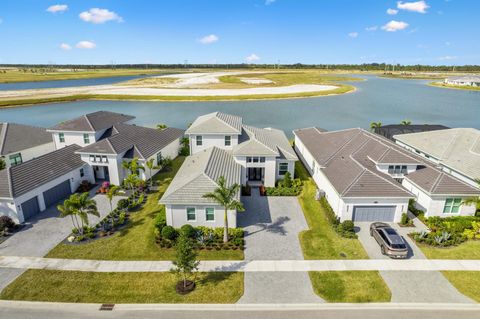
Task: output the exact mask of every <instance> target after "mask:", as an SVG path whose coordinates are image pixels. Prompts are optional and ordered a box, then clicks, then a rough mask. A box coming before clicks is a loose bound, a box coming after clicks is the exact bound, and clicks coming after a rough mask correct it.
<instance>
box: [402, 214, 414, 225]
mask: <svg viewBox="0 0 480 319" xmlns="http://www.w3.org/2000/svg"><path fill="white" fill-rule="evenodd" d="M400 225H402V226H412V225H413V220H411V219H410V217H408V214H407V213H403V214H402V217H401V219H400Z"/></svg>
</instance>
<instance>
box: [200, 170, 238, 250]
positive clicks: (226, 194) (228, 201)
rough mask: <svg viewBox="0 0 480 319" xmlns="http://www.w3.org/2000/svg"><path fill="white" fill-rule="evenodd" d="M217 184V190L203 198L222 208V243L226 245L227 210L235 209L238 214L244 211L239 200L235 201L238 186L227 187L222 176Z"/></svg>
mask: <svg viewBox="0 0 480 319" xmlns="http://www.w3.org/2000/svg"><path fill="white" fill-rule="evenodd" d="M217 183H218V188H216V189H215V190H214V191H213V192H212V193H208V194H205V195H203V197H204V198H209V199H212V200H213V201H214V202H216V203H218V204H219V205H221V206H222V207H223V209H224V215H223V242H224V243H226V242H228V210H229V209H235V210H237V211H239V212H242V211H244V210H245V208H244V207H243V204H242V203H241V202H240V201H239V200H236V199H235V197H236V196H237V194H238V192H239V190H240V185H238V184H233V185H231V186H227V180H226V179H225V177H224V176H220V178H219V179H218V182H217Z"/></svg>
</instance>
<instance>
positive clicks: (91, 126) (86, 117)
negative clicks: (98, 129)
mask: <svg viewBox="0 0 480 319" xmlns="http://www.w3.org/2000/svg"><path fill="white" fill-rule="evenodd" d="M97 113H98V112H97ZM88 115H89V114H83V117H85V120H87V124H88V126H90V128H91V129H92V130H93V131H95V129H94V128H93V125H92V122H90V119H89V118H88Z"/></svg>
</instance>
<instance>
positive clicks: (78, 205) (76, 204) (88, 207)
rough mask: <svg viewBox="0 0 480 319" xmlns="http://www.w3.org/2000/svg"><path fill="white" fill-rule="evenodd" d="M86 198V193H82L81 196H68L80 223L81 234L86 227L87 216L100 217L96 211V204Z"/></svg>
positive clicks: (87, 194)
mask: <svg viewBox="0 0 480 319" xmlns="http://www.w3.org/2000/svg"><path fill="white" fill-rule="evenodd" d="M88 196H89V193H88V192H85V193H82V194H81V195H79V194H77V193H75V194H73V195H71V196H70V201H71V205H72V209H73V210H74V211H75V214H76V215H78V217H80V220H81V221H82V227H81V233H83V227H84V226H85V225H86V226H88V215H93V216H97V217H100V213H99V212H98V209H97V202H95V200H93V199H91V198H89V197H88Z"/></svg>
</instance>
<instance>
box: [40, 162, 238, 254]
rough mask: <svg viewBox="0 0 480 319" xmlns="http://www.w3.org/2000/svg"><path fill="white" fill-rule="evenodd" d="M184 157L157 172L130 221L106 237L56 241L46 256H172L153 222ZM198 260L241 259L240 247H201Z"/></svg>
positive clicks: (171, 250) (161, 207)
mask: <svg viewBox="0 0 480 319" xmlns="http://www.w3.org/2000/svg"><path fill="white" fill-rule="evenodd" d="M184 159H185V158H184V157H181V156H179V157H177V158H176V159H175V160H174V161H173V169H172V170H171V171H169V172H165V173H159V174H157V175H156V176H155V179H156V180H159V181H161V185H160V190H159V191H158V192H156V193H154V194H151V195H149V196H148V200H147V203H146V204H145V205H144V207H143V208H142V209H141V210H140V211H138V212H135V213H132V214H131V215H130V216H131V217H130V218H131V220H130V223H129V224H128V225H127V226H126V227H125V228H123V229H122V230H121V231H119V232H117V233H116V234H114V235H113V236H112V237H109V238H102V239H98V240H95V241H93V242H90V243H85V244H81V245H66V244H63V243H60V244H58V245H57V246H56V247H55V248H53V249H52V250H51V251H50V252H49V253H48V254H47V256H46V257H47V258H66V259H94V260H173V259H174V258H175V250H174V249H173V248H160V247H159V246H158V245H157V244H156V243H155V234H154V222H155V216H156V215H157V214H158V213H163V214H164V213H165V208H164V206H163V205H160V204H159V203H158V200H159V199H160V197H161V196H162V194H163V193H164V192H165V190H166V189H167V187H168V185H169V184H170V181H171V180H172V178H173V176H175V174H176V172H177V171H178V169H179V168H180V166H181V165H182V163H183V161H184ZM198 258H199V259H200V260H241V259H243V258H244V255H243V251H241V250H219V251H217V250H200V251H199V256H198Z"/></svg>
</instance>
